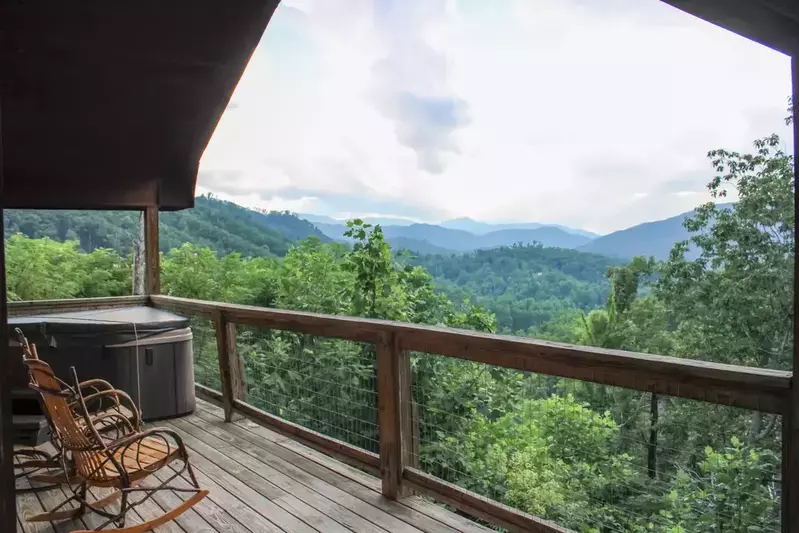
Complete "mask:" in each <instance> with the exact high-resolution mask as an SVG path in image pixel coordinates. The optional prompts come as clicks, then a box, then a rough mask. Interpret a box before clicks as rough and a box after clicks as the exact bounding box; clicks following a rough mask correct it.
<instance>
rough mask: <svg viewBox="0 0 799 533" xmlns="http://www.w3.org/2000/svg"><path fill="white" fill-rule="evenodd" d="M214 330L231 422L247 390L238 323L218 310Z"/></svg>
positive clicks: (228, 420) (224, 397)
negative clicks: (237, 401) (239, 352)
mask: <svg viewBox="0 0 799 533" xmlns="http://www.w3.org/2000/svg"><path fill="white" fill-rule="evenodd" d="M214 331H215V333H216V349H217V353H218V359H219V378H220V381H221V384H222V405H223V407H224V410H225V422H231V421H233V415H234V408H235V405H236V400H243V399H244V394H245V391H246V384H245V381H244V380H245V376H244V365H243V362H242V361H241V358H240V357H239V355H238V349H237V348H236V324H235V323H233V322H230V321H228V319H227V317H226V316H225V314H224V313H223V312H222V311H216V313H215V314H214Z"/></svg>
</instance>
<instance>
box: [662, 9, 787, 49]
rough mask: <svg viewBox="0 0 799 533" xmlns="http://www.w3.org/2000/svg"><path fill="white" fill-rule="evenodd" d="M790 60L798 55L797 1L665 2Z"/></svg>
mask: <svg viewBox="0 0 799 533" xmlns="http://www.w3.org/2000/svg"><path fill="white" fill-rule="evenodd" d="M663 1H664V2H666V3H667V4H670V5H672V6H674V7H676V8H678V9H681V10H682V11H685V12H687V13H690V14H692V15H695V16H697V17H699V18H701V19H704V20H707V21H708V22H712V23H713V24H716V25H718V26H721V27H722V28H725V29H727V30H730V31H732V32H735V33H737V34H739V35H742V36H744V37H747V38H749V39H752V40H754V41H757V42H759V43H761V44H763V45H765V46H768V47H770V48H773V49H774V50H777V51H779V52H782V53H784V54H786V55H789V56H795V55H797V53H799V1H797V0H663Z"/></svg>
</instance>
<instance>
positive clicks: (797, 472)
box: [781, 50, 799, 533]
mask: <svg viewBox="0 0 799 533" xmlns="http://www.w3.org/2000/svg"><path fill="white" fill-rule="evenodd" d="M797 55H799V50H797V51H796V52H794V55H793V58H792V59H791V68H792V71H793V74H792V77H793V104H794V109H795V107H796V105H798V104H799V98H798V97H799V58H798V57H797ZM793 147H794V149H793V153H794V163H793V164H794V178H796V177H799V176H797V174H799V172H797V160H796V156H797V155H799V123H798V122H797V120H796V111H795V110H794V114H793ZM795 181H796V180H795ZM797 213H799V194H797V191H796V189H794V217H796V214H797ZM794 231H796V230H794ZM797 236H799V233H796V234H795V235H794V277H793V308H794V314H793V317H794V318H793V320H794V324H793V339H794V342H793V378H792V379H791V391H790V395H789V398H788V405H786V406H785V412H784V413H783V415H782V492H781V496H782V502H781V504H782V505H781V506H782V531H783V533H799V383H797V371H799V342H797V340H799V319H797V316H799V315H797V312H799V296H797V289H799V262H797V261H796V259H797V253H796V252H797V243H799V239H797V238H796V237H797Z"/></svg>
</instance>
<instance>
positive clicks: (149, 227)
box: [144, 205, 161, 294]
mask: <svg viewBox="0 0 799 533" xmlns="http://www.w3.org/2000/svg"><path fill="white" fill-rule="evenodd" d="M144 255H145V267H144V278H145V287H146V290H147V294H161V253H160V248H159V244H158V206H155V205H154V206H148V207H147V208H145V210H144Z"/></svg>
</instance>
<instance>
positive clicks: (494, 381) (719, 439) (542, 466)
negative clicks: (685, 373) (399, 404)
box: [405, 353, 781, 533]
mask: <svg viewBox="0 0 799 533" xmlns="http://www.w3.org/2000/svg"><path fill="white" fill-rule="evenodd" d="M412 374H413V384H412V400H410V402H411V403H412V405H410V406H407V405H406V407H405V408H406V409H410V410H411V412H412V413H416V415H415V416H418V421H416V422H415V425H414V427H415V429H414V431H415V432H417V435H416V436H415V438H416V439H417V440H418V444H417V445H415V446H413V448H414V450H413V453H415V454H416V456H415V457H413V458H412V461H411V462H412V464H415V465H418V467H419V468H420V469H421V470H423V471H424V472H426V473H429V474H432V475H435V476H436V477H439V478H441V479H444V480H446V481H449V482H451V483H455V484H456V485H459V486H461V487H463V488H466V489H469V490H471V491H474V492H476V493H477V494H479V495H481V496H484V497H487V498H490V499H493V500H497V501H500V502H502V503H505V504H507V505H509V506H511V507H515V508H517V509H521V510H523V511H526V512H528V513H531V514H533V515H536V516H539V517H542V518H545V519H549V520H552V521H554V522H556V523H557V524H558V525H560V526H563V527H568V528H570V529H573V530H575V531H579V532H596V533H600V532H601V533H604V532H616V531H619V532H635V533H637V532H644V531H646V532H663V533H675V532H692V531H707V532H718V533H721V532H734V533H744V532H754V531H758V532H761V531H762V532H766V531H779V525H780V479H779V477H780V464H781V442H780V427H781V417H780V416H778V415H771V414H765V413H759V412H754V411H749V410H745V409H739V408H735V407H729V406H722V405H714V404H709V403H705V402H699V401H691V400H683V399H677V398H671V397H666V396H662V395H657V394H654V395H653V394H651V393H647V392H639V391H632V390H627V389H621V388H618V387H609V386H605V385H598V384H592V383H586V382H581V381H576V380H569V379H560V378H557V377H552V376H545V375H537V374H532V373H526V372H520V371H516V370H508V369H503V368H497V367H493V366H490V365H486V364H482V363H474V362H469V361H460V360H456V359H452V358H449V357H443V356H437V355H429V354H419V353H415V354H414V355H413V356H412Z"/></svg>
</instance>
